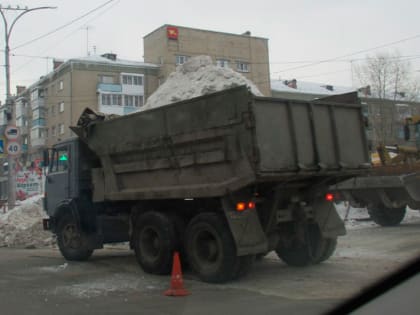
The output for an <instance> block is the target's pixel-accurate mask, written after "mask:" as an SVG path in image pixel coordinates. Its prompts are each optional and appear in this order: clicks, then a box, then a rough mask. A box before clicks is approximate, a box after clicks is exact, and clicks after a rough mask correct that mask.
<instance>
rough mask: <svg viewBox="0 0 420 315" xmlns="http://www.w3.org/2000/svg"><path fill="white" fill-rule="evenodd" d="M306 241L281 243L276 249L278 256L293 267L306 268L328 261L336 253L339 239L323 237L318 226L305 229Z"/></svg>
mask: <svg viewBox="0 0 420 315" xmlns="http://www.w3.org/2000/svg"><path fill="white" fill-rule="evenodd" d="M304 234H305V239H304V241H303V242H302V241H299V240H298V239H297V238H293V239H292V240H290V241H289V242H281V241H280V242H279V244H278V245H277V248H276V249H275V251H276V253H277V256H278V257H279V258H280V259H281V260H283V261H284V262H285V263H286V264H288V265H290V266H293V267H305V266H309V265H312V264H318V263H320V262H322V261H325V260H327V259H328V258H329V257H331V255H332V254H333V253H334V250H335V247H336V244H337V239H336V238H325V237H323V236H322V234H321V231H320V230H319V227H318V225H316V224H308V225H307V226H306V227H305V233H304Z"/></svg>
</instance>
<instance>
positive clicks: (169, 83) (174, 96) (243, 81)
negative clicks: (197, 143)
mask: <svg viewBox="0 0 420 315" xmlns="http://www.w3.org/2000/svg"><path fill="white" fill-rule="evenodd" d="M240 85H247V86H248V87H249V88H250V90H251V92H252V93H253V94H254V95H257V96H262V94H261V92H260V91H259V90H258V88H257V87H256V86H255V85H254V84H253V83H252V82H251V81H250V80H248V79H247V78H245V77H244V76H243V75H242V74H240V73H238V72H235V71H233V70H232V69H229V68H222V67H219V66H216V65H214V64H213V62H212V59H211V58H210V57H209V56H197V57H193V58H190V59H189V60H188V61H187V62H186V63H184V64H182V65H180V66H178V67H177V68H176V71H175V72H172V73H171V74H170V75H169V77H168V78H167V80H166V81H165V83H163V84H162V85H161V86H160V87H159V88H158V89H157V90H156V91H155V92H154V93H153V94H152V95H151V96H150V97H149V99H148V100H147V102H146V104H145V105H144V106H143V107H142V109H150V108H155V107H159V106H163V105H167V104H171V103H174V102H178V101H182V100H186V99H190V98H193V97H197V96H201V95H206V94H210V93H214V92H217V91H221V90H225V89H229V88H232V87H235V86H240Z"/></svg>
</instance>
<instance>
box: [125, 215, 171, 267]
mask: <svg viewBox="0 0 420 315" xmlns="http://www.w3.org/2000/svg"><path fill="white" fill-rule="evenodd" d="M177 242H178V241H177V234H176V231H175V225H174V222H173V221H172V220H171V219H170V218H169V216H167V215H165V214H163V213H160V212H156V211H150V212H146V213H143V214H142V215H140V216H139V218H138V219H137V222H136V224H135V227H134V232H133V247H134V252H135V254H136V258H137V261H138V263H139V264H140V266H141V267H142V268H143V270H144V271H145V272H148V273H152V274H159V275H166V274H169V273H170V272H171V268H172V258H173V253H174V251H175V250H176V244H177Z"/></svg>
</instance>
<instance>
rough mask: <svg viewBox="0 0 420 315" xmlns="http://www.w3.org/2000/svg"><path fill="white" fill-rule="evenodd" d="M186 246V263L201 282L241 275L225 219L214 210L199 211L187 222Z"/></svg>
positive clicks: (217, 280) (213, 281)
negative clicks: (212, 211)
mask: <svg viewBox="0 0 420 315" xmlns="http://www.w3.org/2000/svg"><path fill="white" fill-rule="evenodd" d="M185 240H186V241H185V249H186V253H187V257H188V261H189V264H190V266H191V268H192V270H193V271H195V272H196V273H197V274H198V276H199V278H200V279H201V280H202V281H205V282H210V283H223V282H226V281H229V280H232V279H234V278H235V277H236V276H240V275H241V274H243V272H244V271H246V270H245V269H247V267H246V266H245V265H247V263H246V262H244V261H239V260H238V257H237V256H236V247H235V242H234V240H233V237H232V234H231V232H230V230H229V227H228V225H227V223H226V220H225V219H224V218H223V217H222V216H221V215H219V214H216V213H201V214H198V215H197V216H195V217H194V218H193V219H192V220H191V221H190V223H189V224H188V227H187V231H186V233H185Z"/></svg>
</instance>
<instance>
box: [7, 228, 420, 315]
mask: <svg viewBox="0 0 420 315" xmlns="http://www.w3.org/2000/svg"><path fill="white" fill-rule="evenodd" d="M419 245H420V221H417V222H408V223H404V224H402V225H401V226H399V227H395V228H381V227H365V228H362V229H356V230H351V231H349V232H348V235H347V236H344V237H342V238H340V240H339V244H338V249H337V251H336V253H335V254H334V256H333V257H332V258H331V259H329V260H328V261H326V262H325V263H323V264H320V265H317V266H311V267H307V268H303V269H302V268H292V267H288V266H286V265H285V264H283V263H282V262H281V261H280V260H279V259H277V257H276V256H275V254H274V253H271V254H269V255H268V256H267V257H266V258H264V259H263V260H262V261H261V262H258V263H256V265H255V266H254V268H253V270H252V271H251V272H250V274H249V275H248V276H247V277H245V278H243V279H240V280H238V281H235V282H232V283H228V284H224V285H211V284H207V283H202V282H200V281H198V280H197V279H196V278H195V276H194V275H193V274H192V273H190V272H188V271H186V272H185V273H184V282H185V286H186V288H187V289H188V290H189V291H191V293H192V294H191V295H190V296H188V297H179V298H171V297H165V296H163V294H162V293H163V291H165V289H167V288H168V287H169V282H170V277H169V276H154V275H149V274H145V273H144V272H142V271H141V269H140V267H139V266H138V265H137V263H136V261H135V258H134V256H133V253H132V252H131V251H129V250H127V249H125V248H123V247H114V248H107V249H105V250H100V251H97V252H95V254H94V256H93V257H92V258H91V259H90V260H89V261H88V262H85V263H74V262H71V263H70V262H66V261H65V260H64V259H63V258H62V257H61V256H60V254H59V252H58V250H57V249H30V250H29V249H10V248H0V270H1V272H0V314H4V315H8V314H31V315H37V314H60V315H64V314H241V315H244V314H280V313H284V314H320V313H323V312H325V311H327V310H329V309H330V308H331V307H333V306H334V305H337V304H338V303H340V302H342V301H344V300H345V299H347V298H349V297H350V296H352V295H353V294H356V293H358V292H360V291H361V290H362V289H363V288H364V287H366V286H367V285H369V284H371V283H372V282H374V281H376V280H377V279H379V278H381V277H382V276H383V275H386V274H388V273H389V272H392V271H393V270H394V269H396V268H398V267H399V266H401V265H402V264H403V263H404V262H406V261H408V260H410V259H411V258H412V257H414V256H416V255H419V254H420V246H419Z"/></svg>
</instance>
